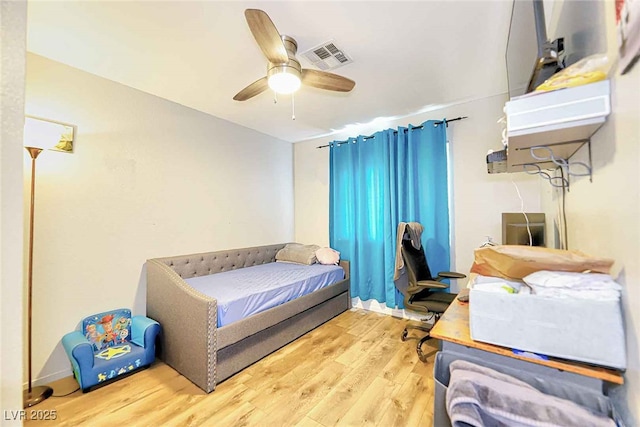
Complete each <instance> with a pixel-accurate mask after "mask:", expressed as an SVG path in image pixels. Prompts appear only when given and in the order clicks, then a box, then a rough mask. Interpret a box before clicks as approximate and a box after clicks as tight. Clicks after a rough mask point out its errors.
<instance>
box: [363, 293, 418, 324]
mask: <svg viewBox="0 0 640 427" xmlns="http://www.w3.org/2000/svg"><path fill="white" fill-rule="evenodd" d="M351 307H352V308H360V309H363V310H368V311H373V312H375V313H381V314H386V315H389V316H393V317H401V318H403V319H409V320H422V319H424V318H425V316H424V315H423V316H420V315H418V314H416V313H413V312H410V311H407V310H405V309H402V310H400V309H398V308H389V307H387V306H386V305H385V304H383V303H380V302H378V301H376V300H373V299H370V300H366V301H362V300H361V299H360V298H351Z"/></svg>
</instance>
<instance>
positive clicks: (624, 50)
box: [616, 0, 640, 74]
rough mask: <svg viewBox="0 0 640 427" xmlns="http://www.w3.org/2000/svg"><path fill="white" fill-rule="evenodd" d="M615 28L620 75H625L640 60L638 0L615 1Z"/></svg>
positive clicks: (639, 10) (639, 12)
mask: <svg viewBox="0 0 640 427" xmlns="http://www.w3.org/2000/svg"><path fill="white" fill-rule="evenodd" d="M616 26H617V28H616V32H617V36H618V50H619V52H620V63H619V66H620V74H625V73H627V72H629V71H630V70H631V69H632V68H633V66H634V65H635V64H636V62H638V58H640V0H616Z"/></svg>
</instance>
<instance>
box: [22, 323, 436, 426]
mask: <svg viewBox="0 0 640 427" xmlns="http://www.w3.org/2000/svg"><path fill="white" fill-rule="evenodd" d="M407 322H408V321H407V320H404V319H398V318H394V317H390V316H385V315H380V314H377V313H372V312H367V311H363V310H354V311H347V312H345V313H343V314H341V315H340V316H338V317H336V318H334V319H332V320H330V321H329V322H327V323H325V324H324V325H322V326H320V327H319V328H317V329H315V330H313V331H311V332H310V333H308V334H306V335H305V336H303V337H301V338H300V339H298V340H296V341H294V342H293V343H291V344H289V345H287V346H285V347H283V348H281V349H280V350H278V351H277V352H275V353H272V354H271V355H269V356H268V357H266V358H264V359H262V360H261V361H259V362H257V363H255V364H254V365H252V366H250V367H248V368H247V369H245V370H244V371H242V372H240V373H238V374H236V375H235V376H233V377H231V378H230V379H228V380H226V381H224V382H223V383H221V384H219V385H218V386H217V387H216V390H215V391H214V392H213V393H210V394H205V393H204V392H203V391H202V390H200V389H199V388H198V387H196V386H195V385H193V384H192V383H191V382H190V381H189V380H187V379H186V378H184V377H183V376H181V375H179V374H178V373H177V372H176V371H174V370H173V369H172V368H170V367H169V366H168V365H165V364H164V363H162V362H156V363H155V364H154V365H152V366H151V367H150V368H149V369H147V370H144V371H141V372H138V373H136V374H134V375H131V376H129V377H127V378H124V379H122V380H119V381H116V382H114V383H112V384H109V385H107V386H105V387H102V388H99V389H96V390H94V391H92V392H89V393H86V394H82V393H81V392H80V391H77V392H75V393H73V394H71V395H69V396H67V397H51V398H49V399H48V400H46V401H44V402H42V403H40V404H39V405H37V406H35V407H33V408H32V409H37V410H38V411H40V412H41V413H44V414H46V411H50V410H54V409H55V411H56V417H57V420H56V421H33V420H30V421H27V422H25V424H24V425H25V426H28V427H31V426H36V425H44V426H52V425H64V426H76V425H87V426H121V425H126V426H161V425H162V426H164V425H166V426H198V425H201V426H214V425H215V426H216V427H224V426H315V427H322V426H324V427H329V426H354V425H372V426H385V427H386V426H431V425H432V424H433V423H432V419H433V376H432V371H433V359H434V356H433V354H435V351H436V348H437V345H438V342H437V341H436V340H431V341H429V342H427V344H425V346H424V347H423V349H424V351H425V353H428V354H430V356H429V363H422V362H420V360H419V359H418V357H417V355H416V351H415V345H416V340H415V339H410V340H407V341H406V342H402V341H401V340H400V335H401V332H402V329H403V328H404V326H405V325H406V324H407ZM409 335H410V337H411V336H417V335H418V331H413V332H412V333H410V334H409ZM427 346H430V348H427ZM52 386H53V387H54V394H56V395H59V394H64V393H65V391H70V390H73V389H74V388H75V387H77V383H75V381H73V380H72V379H71V378H67V379H64V380H60V381H58V382H56V383H54V384H52ZM28 413H29V411H27V415H29V414H28Z"/></svg>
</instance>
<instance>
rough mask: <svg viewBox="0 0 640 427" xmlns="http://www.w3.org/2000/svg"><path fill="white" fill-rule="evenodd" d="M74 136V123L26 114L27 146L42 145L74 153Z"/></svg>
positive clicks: (50, 148)
mask: <svg viewBox="0 0 640 427" xmlns="http://www.w3.org/2000/svg"><path fill="white" fill-rule="evenodd" d="M74 137H75V126H74V125H71V124H68V123H62V122H56V121H53V120H49V119H43V118H41V117H35V116H25V145H26V146H40V147H44V148H47V149H49V150H53V151H60V152H62V153H73V143H74Z"/></svg>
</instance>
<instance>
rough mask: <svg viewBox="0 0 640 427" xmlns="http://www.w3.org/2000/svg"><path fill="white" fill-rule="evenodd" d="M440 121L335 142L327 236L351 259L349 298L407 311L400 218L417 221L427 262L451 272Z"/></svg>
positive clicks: (443, 136)
mask: <svg viewBox="0 0 640 427" xmlns="http://www.w3.org/2000/svg"><path fill="white" fill-rule="evenodd" d="M435 123H436V122H435V121H428V122H425V123H423V124H422V127H413V126H411V125H409V127H408V128H398V129H397V130H393V129H388V130H384V131H380V132H376V133H375V134H374V135H373V136H371V137H364V136H359V137H357V138H351V139H349V140H348V141H347V142H346V143H344V142H343V143H339V142H333V143H332V144H331V148H330V150H331V153H330V185H329V198H330V201H329V209H330V212H329V239H330V244H331V247H333V248H335V249H336V250H338V251H340V254H341V258H343V259H346V260H349V261H350V262H351V297H359V298H360V299H361V300H369V299H374V300H376V301H378V302H380V303H385V304H386V305H387V306H388V307H391V308H395V307H399V308H403V296H402V294H401V293H400V292H399V291H398V290H397V289H396V287H395V285H394V282H393V273H394V266H395V253H396V252H395V251H396V248H395V246H396V230H397V227H398V223H399V222H410V221H417V222H420V223H421V224H422V225H423V226H424V228H425V229H424V233H423V234H422V244H423V246H424V248H425V252H426V255H427V260H428V262H429V267H430V268H431V270H432V271H434V272H438V271H448V270H449V253H450V249H449V198H448V183H447V176H448V174H447V147H446V126H445V125H444V124H440V125H438V126H435Z"/></svg>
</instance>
